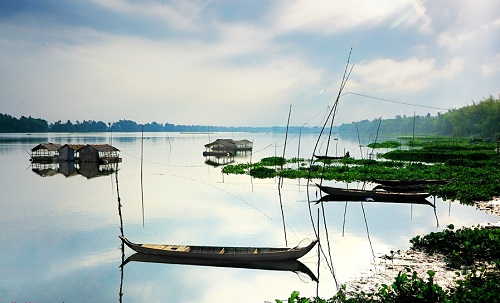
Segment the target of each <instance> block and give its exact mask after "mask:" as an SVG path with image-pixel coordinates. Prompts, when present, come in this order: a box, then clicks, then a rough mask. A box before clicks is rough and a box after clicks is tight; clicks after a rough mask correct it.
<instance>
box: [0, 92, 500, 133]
mask: <svg viewBox="0 0 500 303" xmlns="http://www.w3.org/2000/svg"><path fill="white" fill-rule="evenodd" d="M379 125H380V127H379ZM377 129H378V133H379V135H380V136H383V135H385V136H402V135H412V134H413V133H414V134H415V135H438V136H452V135H453V136H463V137H480V138H485V139H488V138H489V139H493V140H496V139H497V138H498V136H499V135H500V99H495V98H493V96H490V97H489V98H487V99H484V100H482V101H480V102H478V103H473V104H472V105H468V106H465V107H462V108H459V109H452V110H449V111H448V112H446V113H444V114H442V113H438V115H437V116H431V115H430V114H427V115H426V116H415V117H413V116H408V117H407V116H396V117H395V118H392V119H383V120H381V121H380V120H379V119H374V120H371V121H369V120H363V121H359V122H352V123H347V124H342V125H340V126H338V127H334V131H335V132H339V133H341V134H356V133H358V134H375V132H376V131H377ZM299 130H300V131H301V132H302V133H318V132H319V131H320V130H321V129H320V128H319V127H298V126H292V127H289V129H288V131H289V132H290V133H298V132H299ZM109 131H113V132H140V131H145V132H273V133H283V132H285V131H286V127H284V126H270V127H227V126H206V125H175V124H171V123H164V124H160V123H157V122H152V123H147V124H138V123H136V122H134V121H131V120H120V121H118V122H113V123H109V122H108V123H104V122H102V121H94V120H89V121H86V120H84V121H83V122H79V121H76V122H75V123H73V122H71V121H69V120H68V121H66V122H65V123H63V122H61V121H57V122H55V123H51V124H49V123H48V122H47V121H46V120H43V119H40V118H32V117H31V116H29V117H24V116H22V117H21V118H19V119H18V118H15V117H12V116H10V115H7V114H0V133H30V132H33V133H34V132H109Z"/></svg>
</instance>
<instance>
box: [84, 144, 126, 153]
mask: <svg viewBox="0 0 500 303" xmlns="http://www.w3.org/2000/svg"><path fill="white" fill-rule="evenodd" d="M86 146H90V147H92V148H94V149H96V150H98V151H100V152H110V151H120V150H119V149H118V148H116V147H114V146H111V145H109V144H88V145H84V146H82V147H80V148H78V149H79V150H80V149H82V148H84V147H86Z"/></svg>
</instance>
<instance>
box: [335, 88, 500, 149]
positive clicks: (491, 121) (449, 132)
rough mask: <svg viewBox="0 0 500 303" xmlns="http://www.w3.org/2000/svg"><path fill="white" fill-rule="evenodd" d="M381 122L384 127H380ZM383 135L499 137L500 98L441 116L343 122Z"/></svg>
mask: <svg viewBox="0 0 500 303" xmlns="http://www.w3.org/2000/svg"><path fill="white" fill-rule="evenodd" d="M379 125H380V127H379ZM377 129H378V133H379V135H412V134H413V133H414V134H415V135H437V136H462V137H480V138H484V139H493V140H496V139H497V138H498V136H499V135H500V99H495V98H493V96H490V97H489V98H487V99H484V100H482V101H480V102H478V103H473V104H472V105H468V106H465V107H462V108H459V109H452V110H449V111H448V112H446V113H444V114H442V113H438V115H437V116H431V115H430V114H427V115H426V116H415V117H413V116H408V117H407V116H403V117H402V116H396V117H395V118H393V119H382V120H380V119H374V120H371V121H369V120H363V121H359V122H352V123H349V124H342V125H340V126H339V128H338V131H339V132H340V133H342V134H345V133H352V134H356V133H361V134H366V133H369V134H374V133H375V132H376V131H377Z"/></svg>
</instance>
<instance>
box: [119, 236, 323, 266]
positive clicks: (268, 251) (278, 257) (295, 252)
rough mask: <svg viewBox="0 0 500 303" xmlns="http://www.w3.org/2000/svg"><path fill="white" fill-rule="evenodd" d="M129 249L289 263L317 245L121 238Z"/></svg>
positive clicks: (158, 253)
mask: <svg viewBox="0 0 500 303" xmlns="http://www.w3.org/2000/svg"><path fill="white" fill-rule="evenodd" d="M119 237H120V239H122V241H123V243H125V244H126V245H127V246H128V247H130V248H131V249H133V250H134V251H136V252H138V253H145V254H152V255H160V256H168V257H176V258H184V259H195V260H227V261H287V260H297V259H299V258H300V257H302V256H304V255H305V254H307V253H308V252H309V251H310V250H311V249H312V248H313V247H314V245H316V243H317V242H318V240H314V241H312V242H311V244H309V245H308V246H305V247H292V248H288V247H285V248H273V247H227V246H193V245H165V244H135V243H132V242H130V241H129V240H127V238H125V237H122V236H119Z"/></svg>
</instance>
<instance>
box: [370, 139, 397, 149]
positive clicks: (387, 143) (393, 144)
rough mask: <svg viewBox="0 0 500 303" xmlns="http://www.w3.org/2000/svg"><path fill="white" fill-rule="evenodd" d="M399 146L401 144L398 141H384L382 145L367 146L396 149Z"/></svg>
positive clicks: (372, 144)
mask: <svg viewBox="0 0 500 303" xmlns="http://www.w3.org/2000/svg"><path fill="white" fill-rule="evenodd" d="M400 146H401V143H399V142H398V141H391V140H389V141H385V142H382V143H370V144H368V147H369V148H398V147H400Z"/></svg>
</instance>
